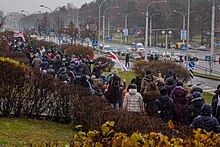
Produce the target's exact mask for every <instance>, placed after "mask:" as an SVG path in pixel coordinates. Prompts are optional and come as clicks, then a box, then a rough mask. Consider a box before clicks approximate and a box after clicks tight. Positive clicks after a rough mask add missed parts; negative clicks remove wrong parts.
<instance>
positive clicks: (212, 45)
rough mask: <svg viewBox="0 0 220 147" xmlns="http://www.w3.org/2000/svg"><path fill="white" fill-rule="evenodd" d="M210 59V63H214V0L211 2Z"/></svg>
mask: <svg viewBox="0 0 220 147" xmlns="http://www.w3.org/2000/svg"><path fill="white" fill-rule="evenodd" d="M211 57H212V61H216V57H215V0H213V6H212V28H211Z"/></svg>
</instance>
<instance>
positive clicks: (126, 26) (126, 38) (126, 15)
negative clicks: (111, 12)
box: [118, 12, 133, 44]
mask: <svg viewBox="0 0 220 147" xmlns="http://www.w3.org/2000/svg"><path fill="white" fill-rule="evenodd" d="M132 13H133V12H131V13H128V14H123V13H118V14H120V15H123V16H124V17H125V31H127V32H128V16H129V15H131V14H132ZM127 40H128V36H127V35H126V36H125V44H126V43H127Z"/></svg>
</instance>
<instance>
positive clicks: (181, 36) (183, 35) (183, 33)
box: [180, 30, 186, 40]
mask: <svg viewBox="0 0 220 147" xmlns="http://www.w3.org/2000/svg"><path fill="white" fill-rule="evenodd" d="M180 39H181V40H186V30H181V34H180Z"/></svg>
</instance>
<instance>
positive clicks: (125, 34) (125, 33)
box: [123, 29, 128, 37]
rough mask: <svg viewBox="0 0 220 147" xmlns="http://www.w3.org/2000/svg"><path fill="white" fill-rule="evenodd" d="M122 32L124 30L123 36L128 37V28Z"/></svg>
mask: <svg viewBox="0 0 220 147" xmlns="http://www.w3.org/2000/svg"><path fill="white" fill-rule="evenodd" d="M123 32H124V37H128V29H124V30H123Z"/></svg>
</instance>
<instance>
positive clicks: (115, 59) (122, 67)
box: [110, 52, 127, 71]
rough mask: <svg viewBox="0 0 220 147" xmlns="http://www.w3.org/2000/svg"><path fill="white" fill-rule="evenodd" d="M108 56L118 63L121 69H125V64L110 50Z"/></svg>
mask: <svg viewBox="0 0 220 147" xmlns="http://www.w3.org/2000/svg"><path fill="white" fill-rule="evenodd" d="M110 58H111V59H112V61H114V62H115V63H118V64H119V65H120V67H121V70H122V71H127V68H126V67H125V65H124V64H123V63H122V62H121V61H120V60H119V59H118V57H117V56H116V55H115V54H114V53H113V52H110Z"/></svg>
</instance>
